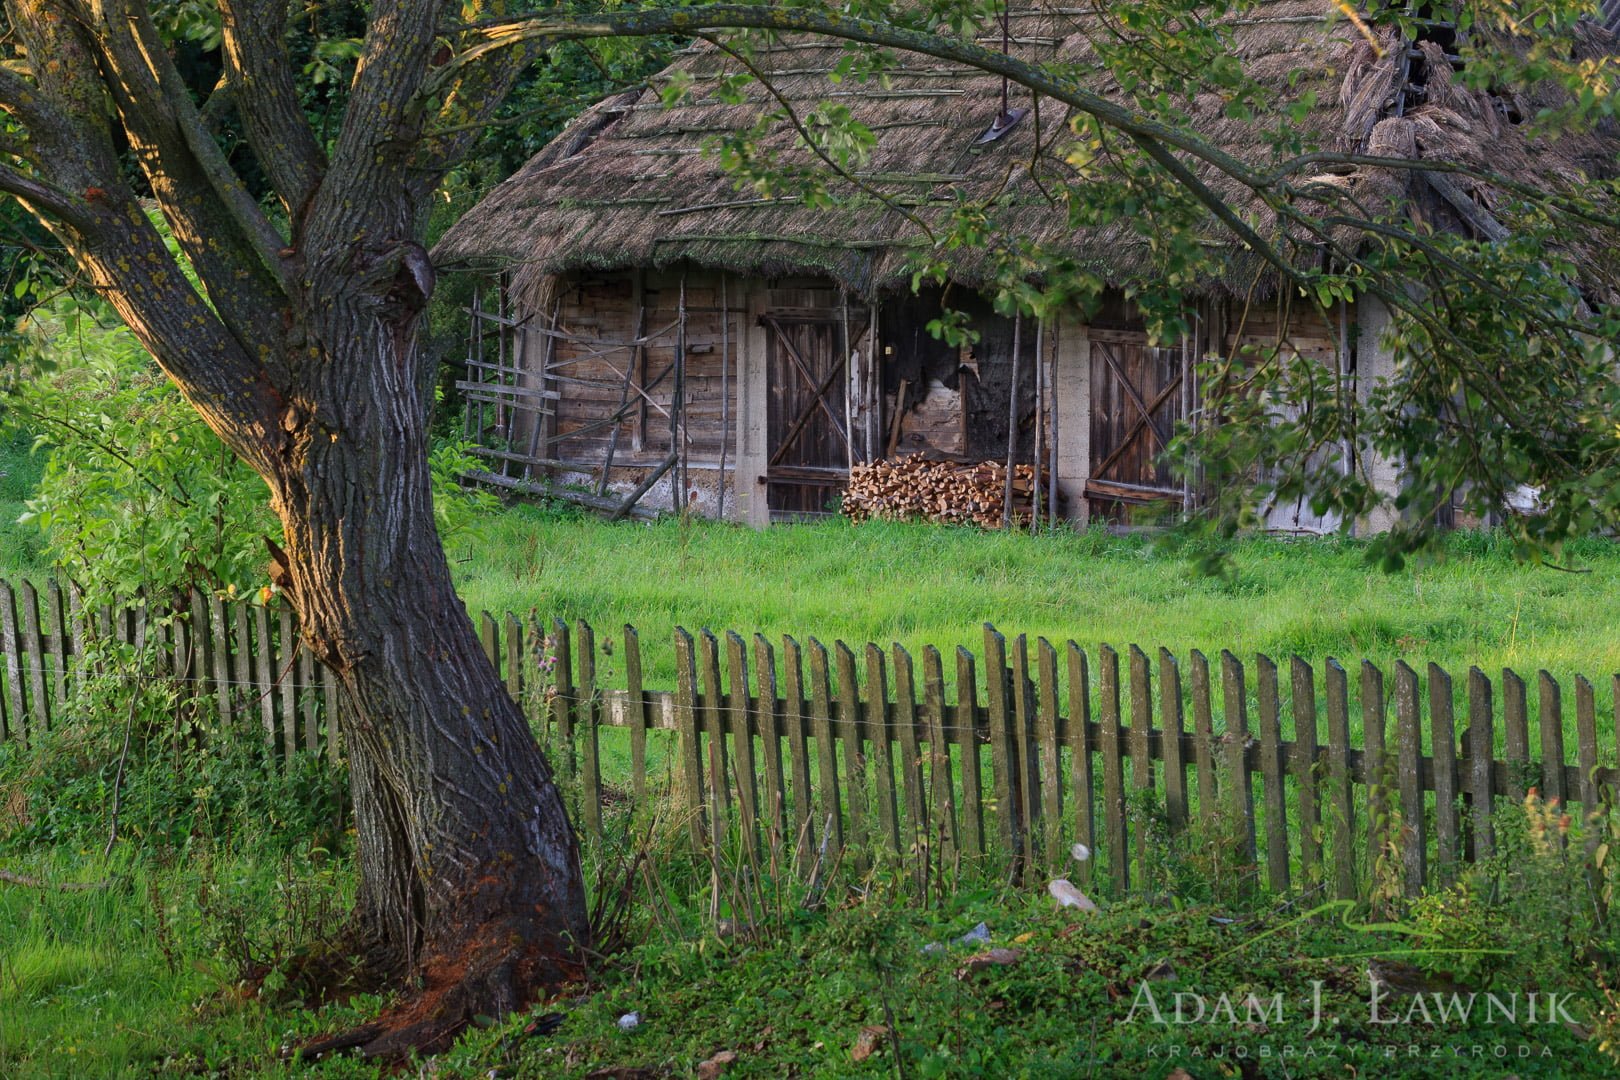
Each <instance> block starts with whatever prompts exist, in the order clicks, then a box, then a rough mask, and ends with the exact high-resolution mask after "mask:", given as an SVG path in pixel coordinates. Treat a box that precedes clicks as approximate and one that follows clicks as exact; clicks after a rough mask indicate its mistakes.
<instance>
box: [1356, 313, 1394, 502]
mask: <svg viewBox="0 0 1620 1080" xmlns="http://www.w3.org/2000/svg"><path fill="white" fill-rule="evenodd" d="M1389 323H1390V314H1389V308H1388V307H1386V306H1385V305H1384V302H1383V301H1382V300H1379V299H1378V298H1376V297H1372V296H1369V297H1366V298H1364V299H1362V300H1361V301H1360V302H1358V303H1357V305H1356V397H1357V399H1358V400H1360V401H1363V402H1365V401H1366V400H1367V396H1368V394H1369V393H1370V392H1371V391H1372V389H1373V388H1374V387H1376V386H1377V385H1378V384H1379V383H1381V382H1385V381H1387V380H1390V379H1393V378H1394V377H1395V353H1394V351H1393V350H1392V349H1390V348H1389V346H1388V345H1387V344H1386V343H1385V342H1384V334H1385V332H1386V331H1387V330H1388V329H1389ZM1361 459H1362V467H1363V468H1364V469H1365V470H1366V471H1367V478H1368V480H1369V481H1371V483H1372V485H1373V487H1374V488H1375V489H1376V490H1377V491H1379V492H1382V493H1384V494H1388V495H1394V494H1395V492H1396V491H1398V490H1399V489H1400V480H1401V463H1400V462H1399V461H1396V460H1395V459H1393V458H1388V457H1384V456H1382V455H1380V454H1374V453H1372V452H1371V451H1370V450H1368V449H1367V448H1366V447H1362V448H1361ZM1397 519H1398V518H1397V515H1396V513H1395V511H1394V510H1393V508H1390V507H1380V508H1378V509H1377V510H1375V511H1374V512H1373V513H1371V514H1368V515H1367V516H1366V517H1365V518H1363V519H1362V520H1361V521H1359V522H1357V523H1356V530H1357V531H1358V532H1363V533H1366V532H1384V531H1385V530H1387V529H1389V528H1390V527H1391V526H1393V525H1394V524H1395V522H1396V521H1397Z"/></svg>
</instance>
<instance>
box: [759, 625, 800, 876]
mask: <svg viewBox="0 0 1620 1080" xmlns="http://www.w3.org/2000/svg"><path fill="white" fill-rule="evenodd" d="M754 685H755V686H756V687H757V688H758V692H759V707H758V709H757V711H756V712H755V713H754V730H755V731H756V732H758V734H759V752H760V754H761V755H763V757H764V761H763V765H764V773H765V803H764V806H763V808H762V809H761V810H760V821H761V822H762V823H763V825H764V829H765V840H766V843H767V845H768V850H769V851H770V852H771V855H772V857H773V859H774V858H775V856H776V855H777V854H778V853H779V852H781V850H782V848H783V845H785V844H786V843H787V842H788V840H790V839H791V835H790V834H789V833H788V813H787V785H786V782H785V778H784V777H783V774H782V708H781V699H780V698H779V697H778V696H777V687H776V651H775V650H774V649H772V648H771V643H770V642H769V641H768V640H766V638H765V635H764V634H755V635H754ZM800 752H801V753H802V748H801V751H800Z"/></svg>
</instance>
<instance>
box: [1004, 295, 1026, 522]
mask: <svg viewBox="0 0 1620 1080" xmlns="http://www.w3.org/2000/svg"><path fill="white" fill-rule="evenodd" d="M1023 332H1024V313H1023V312H1021V311H1020V312H1017V313H1015V314H1014V315H1013V342H1012V380H1011V384H1012V389H1010V390H1009V391H1008V392H1007V475H1006V478H1005V479H1004V480H1003V482H1002V489H1001V527H1002V528H1004V529H1010V528H1012V500H1013V467H1014V466H1015V465H1016V464H1017V462H1018V353H1019V350H1020V349H1022V348H1023V345H1024V343H1023Z"/></svg>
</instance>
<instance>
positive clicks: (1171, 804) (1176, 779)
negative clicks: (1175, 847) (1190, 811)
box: [1159, 648, 1187, 832]
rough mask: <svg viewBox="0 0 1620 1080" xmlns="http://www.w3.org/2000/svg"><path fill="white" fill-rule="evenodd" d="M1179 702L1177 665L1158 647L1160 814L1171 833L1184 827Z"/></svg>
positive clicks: (1183, 732) (1182, 728)
mask: <svg viewBox="0 0 1620 1080" xmlns="http://www.w3.org/2000/svg"><path fill="white" fill-rule="evenodd" d="M1181 710H1182V705H1181V665H1180V664H1178V663H1176V658H1175V657H1174V656H1171V655H1170V650H1169V649H1165V648H1160V649H1159V717H1160V720H1161V721H1162V724H1163V728H1164V730H1163V732H1162V734H1161V735H1160V736H1159V738H1160V745H1161V746H1163V748H1164V751H1163V754H1164V816H1165V820H1166V821H1167V822H1169V825H1170V831H1171V832H1180V831H1182V830H1183V829H1185V828H1186V827H1187V762H1186V760H1185V757H1184V755H1183V754H1182V739H1183V738H1184V737H1185V735H1186V721H1185V718H1184V717H1183V715H1182V711H1181Z"/></svg>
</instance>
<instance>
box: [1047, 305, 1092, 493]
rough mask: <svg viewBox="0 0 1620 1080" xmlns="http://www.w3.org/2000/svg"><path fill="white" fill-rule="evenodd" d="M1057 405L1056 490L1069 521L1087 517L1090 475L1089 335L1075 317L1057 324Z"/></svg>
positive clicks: (1055, 391) (1054, 380) (1055, 393)
mask: <svg viewBox="0 0 1620 1080" xmlns="http://www.w3.org/2000/svg"><path fill="white" fill-rule="evenodd" d="M1052 385H1053V390H1052V393H1053V396H1054V398H1055V404H1056V406H1057V408H1056V413H1057V466H1056V467H1057V478H1058V489H1059V490H1060V491H1061V492H1062V493H1063V495H1064V496H1066V497H1067V499H1068V502H1067V503H1060V504H1059V505H1061V506H1063V507H1064V508H1065V512H1066V513H1067V515H1068V518H1069V520H1070V521H1073V522H1075V523H1076V524H1078V525H1084V524H1086V522H1087V521H1088V520H1089V519H1090V507H1089V506H1088V504H1087V503H1086V480H1087V479H1088V478H1089V477H1090V476H1091V335H1090V334H1089V332H1088V329H1087V327H1086V325H1085V324H1084V323H1082V322H1080V321H1079V320H1077V319H1076V320H1070V319H1065V320H1064V321H1063V322H1062V324H1061V325H1060V327H1059V332H1058V345H1057V364H1056V370H1055V372H1054V374H1053V377H1052Z"/></svg>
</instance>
